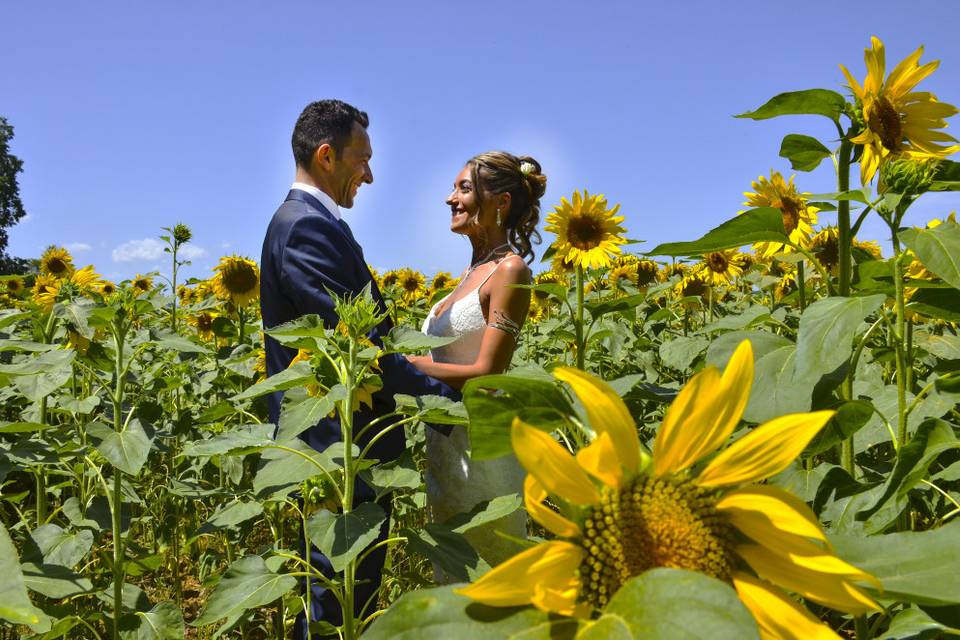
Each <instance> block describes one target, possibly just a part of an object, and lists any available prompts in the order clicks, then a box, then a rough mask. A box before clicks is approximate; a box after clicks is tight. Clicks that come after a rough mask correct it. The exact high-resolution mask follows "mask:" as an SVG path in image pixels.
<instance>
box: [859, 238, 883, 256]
mask: <svg viewBox="0 0 960 640" xmlns="http://www.w3.org/2000/svg"><path fill="white" fill-rule="evenodd" d="M853 248H854V249H859V250H860V251H862V252H864V253H866V254H868V255H869V256H870V257H871V258H873V259H874V260H883V251H882V250H881V249H880V245H879V244H877V241H876V240H864V241H862V242H861V241H860V240H857V239H856V238H854V239H853Z"/></svg>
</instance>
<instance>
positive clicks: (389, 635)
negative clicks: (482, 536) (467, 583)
mask: <svg viewBox="0 0 960 640" xmlns="http://www.w3.org/2000/svg"><path fill="white" fill-rule="evenodd" d="M455 588H456V587H455V586H447V587H435V588H433V589H420V590H417V591H411V592H410V593H407V594H404V595H403V596H402V597H401V598H400V599H399V600H397V601H396V602H395V603H394V604H393V606H391V607H390V608H389V609H388V610H387V612H386V613H385V614H383V615H381V616H380V617H379V618H377V620H376V621H374V623H373V624H372V625H370V627H369V628H368V630H367V631H366V633H364V635H363V637H364V640H436V639H438V638H456V640H513V639H516V638H518V634H522V633H526V632H527V630H529V629H531V628H533V627H538V626H539V625H543V624H550V618H551V617H550V616H548V614H546V613H544V612H542V611H539V610H538V609H535V608H533V607H488V606H486V605H482V604H480V603H479V602H474V601H473V600H471V599H469V598H467V597H465V596H461V595H458V594H456V593H454V592H453V590H454V589H455ZM557 624H567V625H569V622H564V621H562V620H560V621H558V622H557ZM571 635H572V634H570V633H567V634H563V635H560V636H556V637H558V638H564V637H570V636H571ZM546 637H550V636H549V635H547V636H546Z"/></svg>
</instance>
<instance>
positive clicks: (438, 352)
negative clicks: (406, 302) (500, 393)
mask: <svg viewBox="0 0 960 640" xmlns="http://www.w3.org/2000/svg"><path fill="white" fill-rule="evenodd" d="M491 274H492V272H491ZM489 277H490V276H487V278H489ZM483 282H486V278H485V279H484V281H483ZM483 282H481V283H480V286H479V287H477V288H476V289H474V290H473V291H471V292H470V293H468V294H467V295H466V296H464V297H463V298H460V299H459V300H455V301H454V302H453V304H451V305H448V306H447V308H446V309H444V311H443V313H441V314H440V315H437V307H439V306H440V305H441V304H443V302H444V301H445V300H446V299H447V298H449V297H450V295H453V294H452V293H451V294H449V295H447V296H446V297H445V298H443V300H440V302H438V303H437V304H435V305H433V308H432V309H430V313H429V314H427V317H426V319H425V320H424V321H423V327H422V329H421V331H423V333H425V334H427V335H429V336H440V337H443V338H457V340H455V341H454V342H451V343H450V344H448V345H445V346H442V347H437V348H436V349H433V350H432V351H431V352H430V354H431V355H432V356H433V361H434V362H447V363H453V364H471V363H473V362H475V361H476V359H477V356H478V355H479V354H480V344H481V342H482V341H483V332H484V331H486V328H487V321H486V319H485V318H484V317H483V307H482V306H481V304H480V287H482V286H483Z"/></svg>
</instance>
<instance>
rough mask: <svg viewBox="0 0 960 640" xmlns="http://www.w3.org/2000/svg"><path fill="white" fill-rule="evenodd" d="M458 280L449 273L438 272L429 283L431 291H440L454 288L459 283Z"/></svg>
mask: <svg viewBox="0 0 960 640" xmlns="http://www.w3.org/2000/svg"><path fill="white" fill-rule="evenodd" d="M459 282H460V280H459V278H457V279H455V278H454V277H453V276H452V275H450V272H449V271H438V272H437V273H436V275H434V276H433V279H432V280H431V281H430V289H431V291H441V290H443V289H448V288H450V287H455V286H456V285H457V283H459Z"/></svg>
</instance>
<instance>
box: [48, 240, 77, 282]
mask: <svg viewBox="0 0 960 640" xmlns="http://www.w3.org/2000/svg"><path fill="white" fill-rule="evenodd" d="M40 273H42V274H44V275H48V276H53V277H54V278H66V277H67V276H69V275H70V274H71V273H73V257H72V256H71V255H70V252H69V251H67V250H66V249H64V248H63V247H58V246H56V245H53V244H52V245H50V246H49V247H47V248H46V250H45V251H44V252H43V255H41V256H40Z"/></svg>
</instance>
